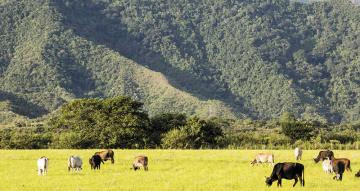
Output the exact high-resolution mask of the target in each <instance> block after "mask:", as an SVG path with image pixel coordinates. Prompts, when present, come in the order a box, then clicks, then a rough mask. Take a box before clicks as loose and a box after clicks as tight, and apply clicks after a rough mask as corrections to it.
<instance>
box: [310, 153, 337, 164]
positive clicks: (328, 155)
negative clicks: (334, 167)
mask: <svg viewBox="0 0 360 191" xmlns="http://www.w3.org/2000/svg"><path fill="white" fill-rule="evenodd" d="M333 157H334V152H332V151H331V150H326V151H320V152H319V154H318V156H317V157H316V158H314V161H315V163H318V162H319V161H323V160H325V159H326V158H329V159H331V158H333Z"/></svg>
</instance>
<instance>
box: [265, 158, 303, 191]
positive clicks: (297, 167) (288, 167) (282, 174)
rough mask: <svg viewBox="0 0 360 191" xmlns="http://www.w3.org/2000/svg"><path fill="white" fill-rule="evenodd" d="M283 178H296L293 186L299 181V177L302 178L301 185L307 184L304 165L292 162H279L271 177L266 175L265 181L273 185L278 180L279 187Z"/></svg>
mask: <svg viewBox="0 0 360 191" xmlns="http://www.w3.org/2000/svg"><path fill="white" fill-rule="evenodd" d="M283 178H285V179H288V180H292V179H295V182H294V184H293V187H294V186H295V185H296V183H297V182H298V179H300V185H301V186H305V171H304V165H302V164H300V163H292V162H284V163H277V164H276V165H275V166H274V169H273V171H272V173H271V175H270V177H266V180H265V183H266V185H268V186H271V185H272V183H273V182H274V181H277V186H278V187H279V186H281V179H283Z"/></svg>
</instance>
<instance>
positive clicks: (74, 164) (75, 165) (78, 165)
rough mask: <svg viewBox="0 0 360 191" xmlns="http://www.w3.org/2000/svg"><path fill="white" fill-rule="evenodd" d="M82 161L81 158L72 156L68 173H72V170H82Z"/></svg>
mask: <svg viewBox="0 0 360 191" xmlns="http://www.w3.org/2000/svg"><path fill="white" fill-rule="evenodd" d="M82 164H83V162H82V160H81V158H80V157H79V156H70V157H69V160H68V171H69V172H70V169H72V170H75V171H80V170H82Z"/></svg>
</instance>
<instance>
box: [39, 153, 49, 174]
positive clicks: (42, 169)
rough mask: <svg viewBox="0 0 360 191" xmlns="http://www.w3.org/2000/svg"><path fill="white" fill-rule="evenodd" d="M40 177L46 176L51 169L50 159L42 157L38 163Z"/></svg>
mask: <svg viewBox="0 0 360 191" xmlns="http://www.w3.org/2000/svg"><path fill="white" fill-rule="evenodd" d="M37 165H38V175H46V174H47V171H48V168H49V159H48V158H46V157H44V156H42V157H41V158H39V159H38V161H37Z"/></svg>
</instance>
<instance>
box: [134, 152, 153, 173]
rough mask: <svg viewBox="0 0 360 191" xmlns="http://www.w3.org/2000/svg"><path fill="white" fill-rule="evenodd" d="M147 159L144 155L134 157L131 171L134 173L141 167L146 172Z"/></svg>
mask: <svg viewBox="0 0 360 191" xmlns="http://www.w3.org/2000/svg"><path fill="white" fill-rule="evenodd" d="M148 162H149V161H148V157H147V156H144V155H139V156H137V157H135V159H134V162H133V169H134V170H135V171H136V170H138V169H140V168H141V167H143V168H144V170H145V171H147V170H148Z"/></svg>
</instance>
